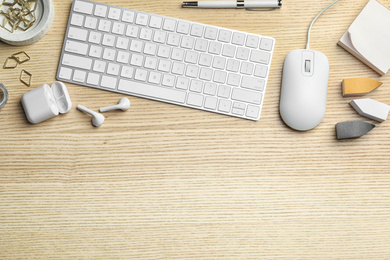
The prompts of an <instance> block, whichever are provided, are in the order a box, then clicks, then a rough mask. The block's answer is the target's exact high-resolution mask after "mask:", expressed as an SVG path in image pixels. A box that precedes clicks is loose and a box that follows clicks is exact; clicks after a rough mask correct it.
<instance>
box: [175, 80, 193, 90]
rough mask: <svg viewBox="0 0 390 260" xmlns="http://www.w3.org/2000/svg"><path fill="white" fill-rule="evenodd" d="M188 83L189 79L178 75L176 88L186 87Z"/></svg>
mask: <svg viewBox="0 0 390 260" xmlns="http://www.w3.org/2000/svg"><path fill="white" fill-rule="evenodd" d="M189 85H190V80H189V79H187V78H183V77H179V78H178V79H177V82H176V88H178V89H184V90H186V89H188V87H189Z"/></svg>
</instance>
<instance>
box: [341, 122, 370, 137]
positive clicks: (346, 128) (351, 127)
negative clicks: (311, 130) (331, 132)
mask: <svg viewBox="0 0 390 260" xmlns="http://www.w3.org/2000/svg"><path fill="white" fill-rule="evenodd" d="M375 126H376V125H374V124H370V123H367V122H364V121H361V120H358V121H349V122H342V123H337V124H336V136H337V139H338V140H342V139H350V138H358V137H360V136H363V135H365V134H367V133H368V132H370V131H371V130H372V129H374V128H375Z"/></svg>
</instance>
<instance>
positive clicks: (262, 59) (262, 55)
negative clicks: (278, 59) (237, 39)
mask: <svg viewBox="0 0 390 260" xmlns="http://www.w3.org/2000/svg"><path fill="white" fill-rule="evenodd" d="M270 58H271V54H270V53H269V52H265V51H258V50H252V52H251V57H250V58H249V60H250V61H253V62H257V63H262V64H269V61H270Z"/></svg>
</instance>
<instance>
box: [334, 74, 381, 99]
mask: <svg viewBox="0 0 390 260" xmlns="http://www.w3.org/2000/svg"><path fill="white" fill-rule="evenodd" d="M382 84H383V82H380V81H377V80H375V79H370V78H354V79H344V80H343V81H342V82H341V87H342V91H343V96H344V97H348V96H359V95H364V94H367V93H370V92H371V91H373V90H374V89H376V88H377V87H379V86H380V85H382Z"/></svg>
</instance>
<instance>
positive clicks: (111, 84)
mask: <svg viewBox="0 0 390 260" xmlns="http://www.w3.org/2000/svg"><path fill="white" fill-rule="evenodd" d="M117 81H118V79H117V78H113V77H108V76H103V77H102V82H101V83H100V85H101V86H102V87H104V88H110V89H115V88H116V83H117Z"/></svg>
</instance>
